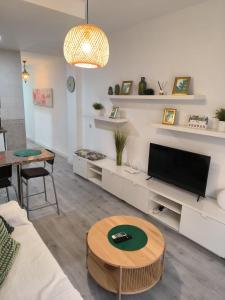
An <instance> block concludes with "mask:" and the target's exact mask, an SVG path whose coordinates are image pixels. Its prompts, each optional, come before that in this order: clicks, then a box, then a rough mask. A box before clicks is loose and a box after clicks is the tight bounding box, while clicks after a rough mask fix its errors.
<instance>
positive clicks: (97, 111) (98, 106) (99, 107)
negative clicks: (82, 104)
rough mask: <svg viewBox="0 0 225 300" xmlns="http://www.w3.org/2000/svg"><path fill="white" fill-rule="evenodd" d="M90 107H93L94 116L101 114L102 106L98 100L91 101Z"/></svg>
mask: <svg viewBox="0 0 225 300" xmlns="http://www.w3.org/2000/svg"><path fill="white" fill-rule="evenodd" d="M92 107H93V108H94V112H95V115H96V117H99V116H101V113H102V110H103V108H104V106H103V105H102V104H101V103H100V102H95V103H93V105H92Z"/></svg>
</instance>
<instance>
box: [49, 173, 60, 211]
mask: <svg viewBox="0 0 225 300" xmlns="http://www.w3.org/2000/svg"><path fill="white" fill-rule="evenodd" d="M50 176H51V178H52V185H53V189H54V194H55V203H56V207H57V213H58V215H59V214H60V211H59V203H58V198H57V194H56V188H55V181H54V178H53V175H52V174H50Z"/></svg>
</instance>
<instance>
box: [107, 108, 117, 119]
mask: <svg viewBox="0 0 225 300" xmlns="http://www.w3.org/2000/svg"><path fill="white" fill-rule="evenodd" d="M118 115H119V106H113V108H112V111H111V113H110V115H109V118H110V119H117V118H118Z"/></svg>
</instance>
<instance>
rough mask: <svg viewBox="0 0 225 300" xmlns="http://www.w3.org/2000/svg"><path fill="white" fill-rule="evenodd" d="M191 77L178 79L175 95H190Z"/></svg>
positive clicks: (175, 83) (174, 89) (176, 79)
mask: <svg viewBox="0 0 225 300" xmlns="http://www.w3.org/2000/svg"><path fill="white" fill-rule="evenodd" d="M190 81H191V77H176V78H175V81H174V86H173V92H172V94H173V95H188V92H189V86H190Z"/></svg>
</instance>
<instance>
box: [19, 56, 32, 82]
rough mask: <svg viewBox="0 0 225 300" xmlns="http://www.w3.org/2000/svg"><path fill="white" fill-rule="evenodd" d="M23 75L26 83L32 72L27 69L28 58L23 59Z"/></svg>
mask: <svg viewBox="0 0 225 300" xmlns="http://www.w3.org/2000/svg"><path fill="white" fill-rule="evenodd" d="M21 75H22V79H23V80H24V82H25V83H26V82H27V80H28V79H29V77H30V74H29V73H28V72H27V69H26V60H23V72H22V73H21Z"/></svg>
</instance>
